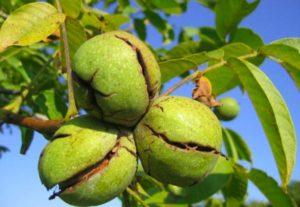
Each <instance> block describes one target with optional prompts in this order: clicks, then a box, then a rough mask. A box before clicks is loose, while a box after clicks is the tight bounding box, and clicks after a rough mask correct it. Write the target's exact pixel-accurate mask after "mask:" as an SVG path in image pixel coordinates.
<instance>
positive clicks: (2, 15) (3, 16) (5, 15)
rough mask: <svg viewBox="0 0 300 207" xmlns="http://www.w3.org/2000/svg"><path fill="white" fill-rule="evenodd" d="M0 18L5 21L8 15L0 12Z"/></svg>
mask: <svg viewBox="0 0 300 207" xmlns="http://www.w3.org/2000/svg"><path fill="white" fill-rule="evenodd" d="M0 16H1V17H2V18H3V19H6V18H7V17H8V14H6V13H4V12H3V11H1V10H0Z"/></svg>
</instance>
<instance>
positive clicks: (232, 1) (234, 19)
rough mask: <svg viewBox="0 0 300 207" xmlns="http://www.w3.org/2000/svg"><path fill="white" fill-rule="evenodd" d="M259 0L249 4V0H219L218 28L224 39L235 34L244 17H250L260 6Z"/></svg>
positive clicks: (217, 12) (217, 7) (217, 10)
mask: <svg viewBox="0 0 300 207" xmlns="http://www.w3.org/2000/svg"><path fill="white" fill-rule="evenodd" d="M258 3H259V0H255V1H252V2H251V3H248V1H247V0H218V1H217V4H216V7H215V11H216V27H217V31H218V33H219V34H220V36H221V37H222V38H224V39H225V37H226V35H227V34H229V33H231V32H233V31H234V30H235V29H236V27H237V25H238V24H239V23H240V22H241V21H242V19H243V18H244V17H246V16H247V15H249V14H250V13H251V12H252V11H253V10H254V9H255V8H256V7H257V5H258Z"/></svg>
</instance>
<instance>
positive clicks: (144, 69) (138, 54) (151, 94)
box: [115, 35, 155, 101]
mask: <svg viewBox="0 0 300 207" xmlns="http://www.w3.org/2000/svg"><path fill="white" fill-rule="evenodd" d="M115 37H116V38H118V39H120V40H123V41H124V42H125V43H126V44H128V45H129V46H130V47H131V48H132V50H133V51H134V52H135V53H136V57H137V60H138V63H139V65H140V66H141V69H142V73H143V76H144V79H145V83H146V86H147V92H148V96H149V101H150V100H152V99H153V97H154V96H155V90H154V89H152V88H151V84H150V77H149V74H148V70H147V66H146V63H145V61H144V58H143V55H142V52H141V50H140V49H139V48H138V47H136V46H135V45H133V44H132V43H131V42H130V41H129V40H128V39H126V38H124V37H120V36H118V35H115Z"/></svg>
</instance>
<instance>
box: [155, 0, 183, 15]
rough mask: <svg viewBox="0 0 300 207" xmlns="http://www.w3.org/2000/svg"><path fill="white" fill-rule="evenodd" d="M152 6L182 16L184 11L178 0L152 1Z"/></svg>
mask: <svg viewBox="0 0 300 207" xmlns="http://www.w3.org/2000/svg"><path fill="white" fill-rule="evenodd" d="M150 2H151V4H152V5H154V6H155V7H156V8H158V9H160V10H162V11H164V12H165V13H169V14H180V13H181V12H182V11H183V9H182V7H181V5H180V4H179V3H178V2H177V1H176V0H163V1H161V0H151V1H150Z"/></svg>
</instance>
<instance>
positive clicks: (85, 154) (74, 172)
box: [39, 116, 137, 206]
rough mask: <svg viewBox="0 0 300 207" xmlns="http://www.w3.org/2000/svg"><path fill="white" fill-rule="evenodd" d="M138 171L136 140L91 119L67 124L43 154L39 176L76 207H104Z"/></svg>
mask: <svg viewBox="0 0 300 207" xmlns="http://www.w3.org/2000/svg"><path fill="white" fill-rule="evenodd" d="M136 168H137V157H136V149H135V144H134V141H133V136H132V134H130V133H129V132H127V131H124V130H120V129H117V128H116V127H113V126H111V125H108V124H104V123H101V122H99V120H96V119H95V118H91V117H89V116H82V117H79V118H75V119H73V120H71V121H69V122H67V123H65V124H64V125H63V126H62V127H61V128H59V129H58V130H57V132H56V133H55V134H54V139H53V141H52V142H50V143H49V144H48V145H47V146H46V147H45V149H44V150H43V152H42V154H41V156H40V160H39V174H40V178H41V181H42V183H43V184H44V185H45V186H46V188H47V189H51V188H53V187H54V186H57V185H58V187H59V191H58V192H55V193H54V194H53V195H52V196H51V197H50V198H54V197H56V196H59V197H60V198H61V199H63V200H64V201H65V202H67V203H69V204H71V205H76V206H91V205H100V204H102V203H105V202H107V201H109V200H111V199H113V198H114V197H116V196H118V195H119V194H120V193H121V192H122V191H124V189H125V188H126V187H127V186H128V185H129V184H130V183H131V181H132V179H133V178H134V175H135V172H136Z"/></svg>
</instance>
